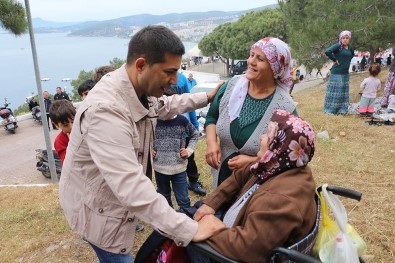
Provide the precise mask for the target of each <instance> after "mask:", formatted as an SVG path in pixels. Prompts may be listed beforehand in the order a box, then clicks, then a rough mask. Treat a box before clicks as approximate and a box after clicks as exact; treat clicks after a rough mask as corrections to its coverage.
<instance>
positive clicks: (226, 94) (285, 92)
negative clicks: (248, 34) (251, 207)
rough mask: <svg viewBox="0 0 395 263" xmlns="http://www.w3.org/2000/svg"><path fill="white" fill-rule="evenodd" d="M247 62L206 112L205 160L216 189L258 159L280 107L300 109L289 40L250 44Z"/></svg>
mask: <svg viewBox="0 0 395 263" xmlns="http://www.w3.org/2000/svg"><path fill="white" fill-rule="evenodd" d="M247 63H248V70H247V73H246V74H245V75H240V76H235V77H233V78H232V79H230V80H229V81H227V82H226V83H225V84H224V85H223V86H222V87H221V88H220V90H219V91H218V93H217V95H216V97H215V99H214V101H213V102H212V103H211V106H210V110H209V112H208V114H207V117H206V123H205V127H206V143H207V150H206V161H207V163H208V164H209V165H210V166H211V167H212V175H213V185H214V188H215V187H217V186H218V185H219V184H220V183H221V182H223V181H224V180H225V179H226V178H228V177H229V176H230V175H231V173H232V171H233V170H237V169H239V168H241V167H243V166H244V165H246V164H248V163H250V162H252V161H253V160H254V159H255V158H256V153H257V152H258V150H259V146H260V140H259V137H260V135H261V134H263V133H265V132H266V130H267V125H268V123H269V120H270V118H271V116H272V115H273V112H274V111H275V110H277V109H282V110H286V111H289V112H294V113H296V108H295V104H294V102H293V100H292V98H291V97H290V95H289V89H290V88H291V86H292V82H293V76H292V57H291V52H290V50H289V47H288V45H287V44H286V43H284V42H283V41H282V40H280V39H278V38H272V37H266V38H264V39H261V40H259V41H258V42H256V43H255V44H253V45H252V46H251V49H250V56H249V58H248V60H247ZM217 137H218V138H219V141H220V143H219V142H218V139H217Z"/></svg>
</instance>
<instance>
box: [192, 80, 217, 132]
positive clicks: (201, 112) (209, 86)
mask: <svg viewBox="0 0 395 263" xmlns="http://www.w3.org/2000/svg"><path fill="white" fill-rule="evenodd" d="M217 85H218V82H203V83H198V84H197V85H196V86H194V87H193V88H192V89H191V93H198V92H210V91H212V90H213V89H215V87H216V86H217ZM209 108H210V104H208V105H207V106H206V107H204V108H200V109H197V110H195V112H196V117H197V118H198V122H199V133H200V134H201V135H204V134H205V132H204V124H205V122H206V116H207V112H208V109H209Z"/></svg>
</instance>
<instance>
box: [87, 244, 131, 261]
mask: <svg viewBox="0 0 395 263" xmlns="http://www.w3.org/2000/svg"><path fill="white" fill-rule="evenodd" d="M89 245H91V246H92V248H93V250H94V251H95V252H96V255H97V258H98V259H99V262H100V263H133V257H132V254H130V253H129V254H126V255H124V254H115V253H111V252H108V251H105V250H103V249H101V248H98V247H97V246H95V245H93V244H91V243H89Z"/></svg>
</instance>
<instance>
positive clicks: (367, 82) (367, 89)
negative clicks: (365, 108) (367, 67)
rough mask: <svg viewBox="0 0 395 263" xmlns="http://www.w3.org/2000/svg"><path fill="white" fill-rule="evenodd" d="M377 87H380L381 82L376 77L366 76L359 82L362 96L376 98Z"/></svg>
mask: <svg viewBox="0 0 395 263" xmlns="http://www.w3.org/2000/svg"><path fill="white" fill-rule="evenodd" d="M379 88H381V82H380V80H379V79H378V78H376V77H372V76H370V77H367V78H365V79H364V80H363V81H362V83H361V89H362V96H363V97H365V98H376V96H377V90H378V89H379Z"/></svg>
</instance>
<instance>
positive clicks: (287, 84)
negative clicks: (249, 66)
mask: <svg viewBox="0 0 395 263" xmlns="http://www.w3.org/2000/svg"><path fill="white" fill-rule="evenodd" d="M254 48H259V49H260V50H262V52H263V53H264V54H265V56H266V58H267V60H268V61H269V64H270V68H271V69H272V72H273V76H274V79H275V80H276V82H277V84H278V85H279V86H280V87H282V88H284V89H285V90H287V91H289V90H290V89H291V87H292V83H293V75H292V57H291V51H290V50H289V47H288V45H287V44H286V43H285V42H284V41H282V40H280V39H278V38H274V37H265V38H264V39H261V40H259V41H258V42H256V43H255V44H253V45H252V46H251V50H253V49H254Z"/></svg>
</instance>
